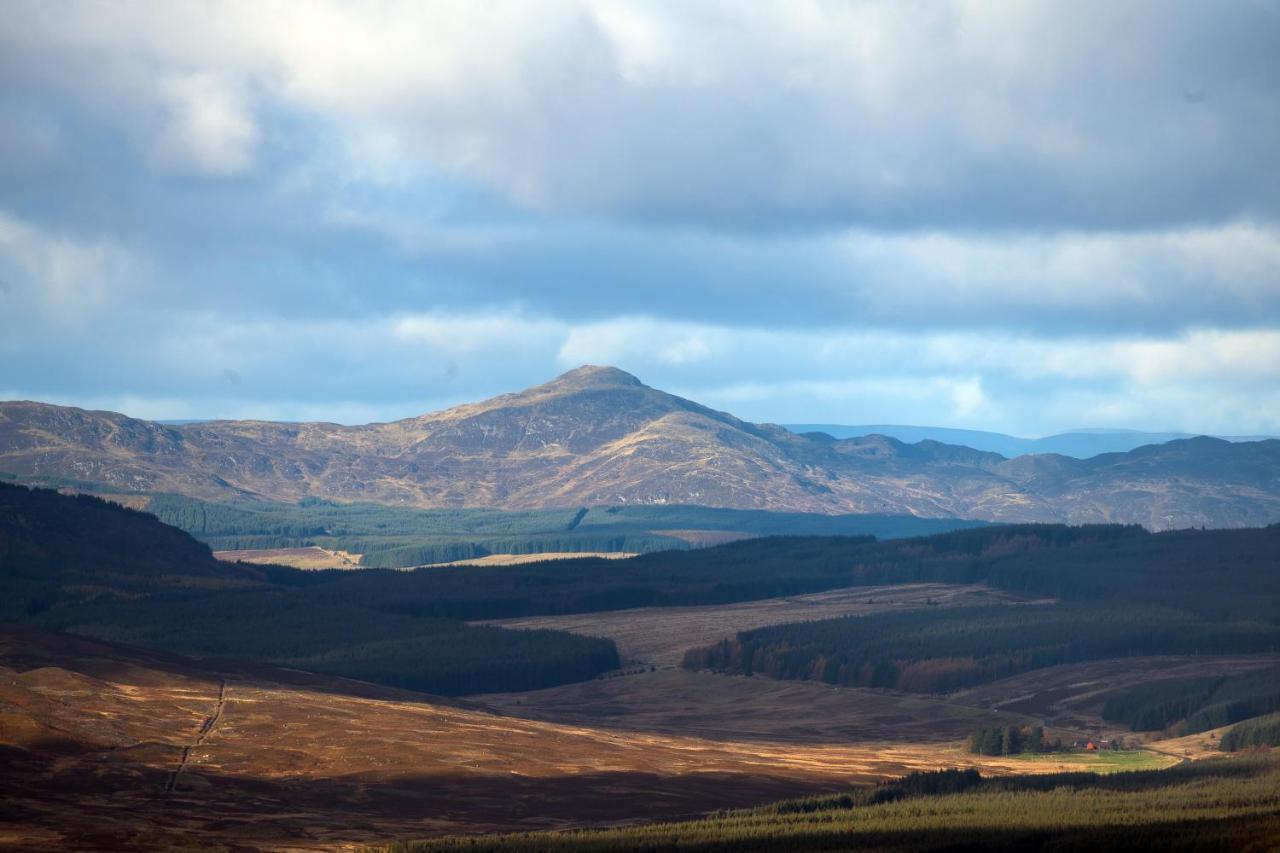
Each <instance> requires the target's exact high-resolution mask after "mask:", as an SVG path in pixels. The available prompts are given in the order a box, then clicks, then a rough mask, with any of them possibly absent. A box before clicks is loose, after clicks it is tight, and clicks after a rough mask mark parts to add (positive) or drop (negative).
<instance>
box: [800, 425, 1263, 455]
mask: <svg viewBox="0 0 1280 853" xmlns="http://www.w3.org/2000/svg"><path fill="white" fill-rule="evenodd" d="M784 426H785V427H786V428H787V429H789V430H791V431H792V432H795V433H806V432H825V433H826V434H827V435H830V436H833V437H835V438H859V437H862V436H866V435H887V436H889V437H890V438H896V439H898V441H904V442H907V443H908V444H914V443H916V442H919V441H939V442H943V443H946V444H961V445H964V446H965V447H972V448H973V449H974V450H985V451H987V452H989V453H999V454H1000V455H1001V456H1005V457H1008V458H1010V459H1012V458H1014V457H1015V456H1026V455H1027V454H1031V453H1057V454H1060V455H1062V456H1073V457H1075V458H1076V459H1089V458H1091V457H1094V456H1097V455H1099V454H1102V453H1127V452H1128V451H1130V450H1134V449H1136V448H1139V447H1142V446H1144V445H1148V444H1166V443H1168V442H1170V441H1179V440H1181V439H1185V438H1196V437H1197V436H1196V434H1195V433H1189V432H1142V431H1140V430H1134V429H1114V430H1113V429H1080V430H1070V431H1069V432H1062V433H1057V434H1056V435H1047V436H1045V437H1044V438H1019V437H1018V436H1016V435H1006V434H1005V433H1002V432H986V431H984V430H977V429H952V428H950V427H931V426H907V425H904V424H863V425H856V426H851V425H847V424H784ZM1213 437H1214V438H1221V439H1223V440H1224V441H1232V442H1241V441H1265V440H1267V439H1269V438H1274V436H1266V435H1218V436H1213Z"/></svg>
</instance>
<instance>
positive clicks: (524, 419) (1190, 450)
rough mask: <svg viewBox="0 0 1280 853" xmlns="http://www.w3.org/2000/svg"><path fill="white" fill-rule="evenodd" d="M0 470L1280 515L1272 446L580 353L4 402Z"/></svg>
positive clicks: (916, 508) (1144, 515) (600, 500)
mask: <svg viewBox="0 0 1280 853" xmlns="http://www.w3.org/2000/svg"><path fill="white" fill-rule="evenodd" d="M0 447H2V448H3V451H2V452H0V470H4V471H8V472H11V473H13V474H14V475H16V476H18V477H23V478H37V477H43V478H53V479H54V480H59V481H61V483H63V484H72V485H75V486H78V487H82V488H92V489H96V490H107V489H110V490H115V491H122V492H173V493H178V494H185V495H190V496H193V497H201V498H211V499H219V500H227V499H239V498H243V497H260V498H268V499H272V500H280V501H296V500H298V499H300V498H303V497H306V496H315V497H324V498H328V499H335V500H347V501H353V500H361V501H374V502H378V503H386V504H395V505H409V506H419V507H462V506H470V507H477V506H489V507H501V508H506V509H515V508H533V507H565V506H594V505H603V504H611V505H612V504H697V505H701V506H717V507H734V508H739V509H774V510H784V509H785V510H799V511H808V512H821V513H882V514H884V513H888V514H905V515H914V516H921V517H935V518H937V517H958V518H977V519H990V520H1000V521H1011V522H1016V521H1068V522H1073V523H1082V522H1102V521H1119V522H1135V523H1140V524H1143V525H1146V526H1148V527H1150V528H1153V529H1165V528H1175V527H1188V526H1200V525H1204V524H1207V525H1209V526H1214V527H1230V526H1241V525H1250V524H1253V525H1256V524H1266V523H1270V522H1273V521H1275V520H1277V519H1280V493H1277V492H1276V490H1275V488H1274V483H1275V481H1276V475H1277V471H1280V442H1277V441H1260V442H1242V443H1239V444H1231V443H1228V442H1225V441H1219V440H1216V439H1210V438H1196V439H1188V440H1185V441H1176V442H1171V443H1169V444H1166V445H1161V446H1159V447H1146V448H1139V449H1137V450H1134V451H1131V452H1129V453H1123V454H1107V455H1104V456H1099V457H1095V458H1094V459H1088V460H1077V459H1065V458H1063V457H1056V456H1022V457H1018V458H1017V459H1012V460H1006V459H1004V458H1003V457H1001V456H998V455H996V454H993V453H983V452H980V451H976V450H972V449H970V448H966V447H959V446H955V445H946V444H939V443H937V442H922V443H920V444H915V445H907V444H903V443H901V442H899V441H896V440H894V439H891V438H886V437H885V436H864V437H861V438H849V439H840V440H836V439H832V438H831V437H829V436H824V435H821V434H817V435H803V436H802V435H797V434H795V433H791V432H789V431H787V430H785V429H783V428H782V427H779V426H775V425H769V424H751V423H747V422H745V421H742V420H739V419H738V418H735V417H733V416H732V415H728V414H726V413H724V412H717V411H713V410H712V409H709V408H706V407H705V406H700V405H698V404H697V403H694V402H692V401H689V400H684V399H681V398H679V397H675V396H672V395H670V394H665V393H663V392H661V391H657V390H655V389H653V388H649V387H647V386H645V385H643V384H642V383H641V382H640V381H639V380H638V379H636V378H635V377H634V376H631V375H629V374H626V373H623V372H622V371H620V370H616V369H613V368H601V367H583V368H579V369H577V370H574V371H570V372H569V373H567V374H565V375H564V376H562V377H560V378H558V379H556V380H555V381H553V382H549V383H547V384H545V385H539V386H537V387H535V388H530V389H528V390H526V391H523V392H521V393H518V394H506V395H503V396H500V397H495V398H493V399H491V400H486V401H483V402H480V403H474V404H469V405H464V406H458V407H456V408H453V409H449V410H447V411H444V412H437V413H432V414H427V415H422V416H420V417H416V418H408V419H406V420H401V421H396V422H394V423H386V424H369V425H365V426H357V427H345V426H337V425H335V424H323V423H303V424H291V423H268V422H261V421H219V422H208V423H192V424H183V425H165V424H159V423H155V422H150V421H142V420H137V419H134V418H129V417H125V416H123V415H118V414H114V413H109V412H87V411H83V410H80V409H71V408H64V407H58V406H50V405H45V404H40V403H25V402H14V403H4V404H0Z"/></svg>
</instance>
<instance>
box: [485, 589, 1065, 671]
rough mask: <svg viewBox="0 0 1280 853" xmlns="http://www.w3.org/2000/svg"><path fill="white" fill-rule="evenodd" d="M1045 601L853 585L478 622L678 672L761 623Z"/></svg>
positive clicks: (961, 591) (987, 593) (986, 593)
mask: <svg viewBox="0 0 1280 853" xmlns="http://www.w3.org/2000/svg"><path fill="white" fill-rule="evenodd" d="M1045 600H1046V599H1029V598H1025V597H1022V596H1018V595H1014V594H1012V593H1007V592H1003V591H1001V590H996V589H990V588H988V587H984V586H979V585H973V584H969V585H958V584H941V583H915V584H896V585H893V586H862V587H853V588H849V589H837V590H832V591H830V592H819V593H813V594H811V595H795V596H788V597H786V598H769V599H763V600H760V601H744V602H739V603H736V604H722V605H716V606H697V607H638V608H634V609H631V610H614V611H607V612H604V613H581V614H574V615H569V616H532V617H523V618H519V619H499V620H494V621H491V622H487V623H484V624H491V625H498V626H501V627H504V628H554V629H557V630H560V631H572V632H573V633H575V634H586V635H588V636H593V637H608V638H610V639H611V640H613V641H614V642H615V643H617V645H618V653H619V654H620V655H621V656H622V658H623V659H624V660H628V661H631V662H632V663H635V664H639V665H642V666H659V667H674V666H679V664H680V659H681V657H682V656H683V655H684V653H685V651H686V650H687V649H690V648H693V647H695V646H702V645H706V644H708V643H714V642H716V641H717V640H720V639H722V638H724V637H732V636H733V635H734V634H736V633H737V632H738V631H746V630H749V629H751V628H761V627H765V626H767V625H780V624H784V623H787V622H800V621H806V620H810V619H829V618H831V617H833V616H855V615H856V616H860V615H864V614H867V613H880V612H883V611H886V610H896V609H907V608H920V607H929V606H939V607H963V606H972V605H976V604H1023V603H1036V602H1039V601H1045Z"/></svg>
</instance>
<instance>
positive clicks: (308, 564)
mask: <svg viewBox="0 0 1280 853" xmlns="http://www.w3.org/2000/svg"><path fill="white" fill-rule="evenodd" d="M213 556H214V557H216V558H218V559H219V560H225V561H226V562H228V563H236V562H240V563H272V564H275V565H277V566H292V567H293V568H295V569H357V568H359V567H360V555H359V554H351V553H348V552H346V551H329V550H326V549H324V548H320V547H317V546H315V545H312V546H309V547H305V548H252V549H242V550H239V551H214V552H213Z"/></svg>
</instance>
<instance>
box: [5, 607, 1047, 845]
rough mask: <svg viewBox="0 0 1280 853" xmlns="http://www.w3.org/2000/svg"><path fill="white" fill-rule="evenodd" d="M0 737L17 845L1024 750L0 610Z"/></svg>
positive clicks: (417, 819)
mask: <svg viewBox="0 0 1280 853" xmlns="http://www.w3.org/2000/svg"><path fill="white" fill-rule="evenodd" d="M654 675H655V676H659V677H681V678H692V677H695V676H692V675H691V674H688V673H681V672H667V673H655V674H654ZM620 680H621V679H620ZM708 680H715V681H720V679H708ZM725 681H733V680H730V679H725ZM737 681H739V682H743V681H745V680H743V679H738V680H737ZM598 683H608V682H598ZM749 687H752V688H754V687H755V685H749ZM716 692H717V693H718V694H720V695H726V696H728V697H729V698H732V692H731V691H730V692H729V693H727V694H726V693H723V692H722V691H720V690H717V691H716ZM900 710H901V711H903V712H904V714H905V715H910V714H912V713H913V712H914V714H915V715H916V716H919V715H920V711H919V709H914V711H913V709H900ZM969 713H970V715H971V716H974V712H972V711H970V712H969ZM931 715H932V716H935V717H936V716H937V715H936V714H933V713H932V712H931ZM883 723H884V726H885V728H884V729H883V731H885V732H888V731H890V730H892V726H891V724H890V722H889V721H888V720H885V721H883ZM0 752H2V753H3V757H4V760H3V762H0V766H3V767H4V768H5V769H4V770H3V771H2V772H0V797H2V798H3V800H4V802H5V804H6V818H7V821H6V826H5V828H4V830H3V831H2V834H0V844H7V845H9V846H13V847H16V848H30V847H32V846H50V845H54V846H56V845H62V846H66V847H72V848H84V847H88V848H94V849H101V848H129V849H171V848H173V847H176V846H182V845H195V846H209V845H212V844H214V843H215V842H216V843H217V844H224V845H232V844H234V845H238V846H240V847H242V848H245V849H255V848H270V849H276V848H285V847H288V848H293V849H297V848H334V847H344V846H359V845H363V844H366V843H377V842H379V841H385V840H389V839H391V838H396V837H410V836H418V837H420V836H424V835H434V834H441V833H448V832H460V831H465V832H476V831H483V830H499V829H532V828H539V827H558V826H570V825H599V824H607V823H615V822H618V821H626V820H635V819H639V818H645V819H661V818H672V817H679V816H685V815H694V814H698V813H702V812H705V811H708V810H711V809H717V808H725V807H733V806H742V805H749V804H753V803H759V802H764V801H768V800H773V799H778V798H781V797H785V796H794V795H798V794H804V793H806V792H815V791H824V790H835V789H838V788H842V787H846V786H848V785H849V784H851V783H854V782H859V781H870V780H875V779H881V778H885V777H888V776H894V775H897V774H900V773H903V772H905V771H909V770H913V769H928V768H936V767H941V766H980V767H985V768H987V769H988V770H995V771H1004V772H1011V771H1013V770H1015V769H1016V770H1019V771H1025V770H1026V769H1027V767H1026V766H1025V764H1026V763H1025V762H1017V761H1016V760H1015V759H1001V758H994V759H984V758H977V757H973V756H966V755H963V754H962V753H961V752H960V750H959V749H958V747H956V746H954V745H949V744H939V743H936V742H935V743H914V744H913V743H906V742H902V741H901V740H896V739H895V740H892V741H870V740H864V741H862V742H845V743H835V744H833V743H830V742H828V743H821V744H819V743H815V744H812V745H803V744H797V743H795V742H792V743H787V742H785V741H783V740H772V741H764V740H757V739H751V740H726V739H712V738H707V737H697V736H688V735H676V734H668V733H663V732H661V731H649V732H644V731H635V730H632V731H622V730H617V729H606V728H600V727H594V726H583V725H571V724H557V723H550V722H545V721H539V720H533V719H520V718H516V717H512V716H498V715H495V714H492V713H490V712H487V711H485V710H483V709H479V708H476V707H473V706H470V705H467V704H465V703H450V702H446V701H443V700H436V699H432V698H429V697H424V696H422V695H421V694H412V693H404V692H399V691H394V690H389V689H384V688H377V687H373V686H371V685H367V684H362V683H359V682H350V681H344V680H342V679H334V678H322V677H318V676H311V675H307V674H305V673H296V672H289V671H284V670H272V669H269V668H265V667H246V666H222V667H210V666H205V665H201V664H198V663H196V662H194V661H191V660H189V659H184V658H180V657H176V656H171V655H163V654H159V653H151V652H141V651H137V650H129V649H122V648H120V647H114V646H110V645H108V644H104V643H98V642H94V641H88V640H81V639H76V638H70V637H66V636H64V635H52V634H47V633H44V632H40V631H36V630H34V629H29V628H18V627H6V628H4V629H2V630H0ZM1057 766H1058V765H1055V764H1053V763H1051V762H1050V763H1045V764H1043V765H1041V766H1037V768H1036V769H1041V770H1046V771H1048V770H1051V769H1055V768H1056V767H1057ZM1063 766H1065V765H1063ZM179 768H181V773H180V774H178V773H176V771H177V770H178V769H179ZM170 787H171V788H172V790H169V789H170Z"/></svg>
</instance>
